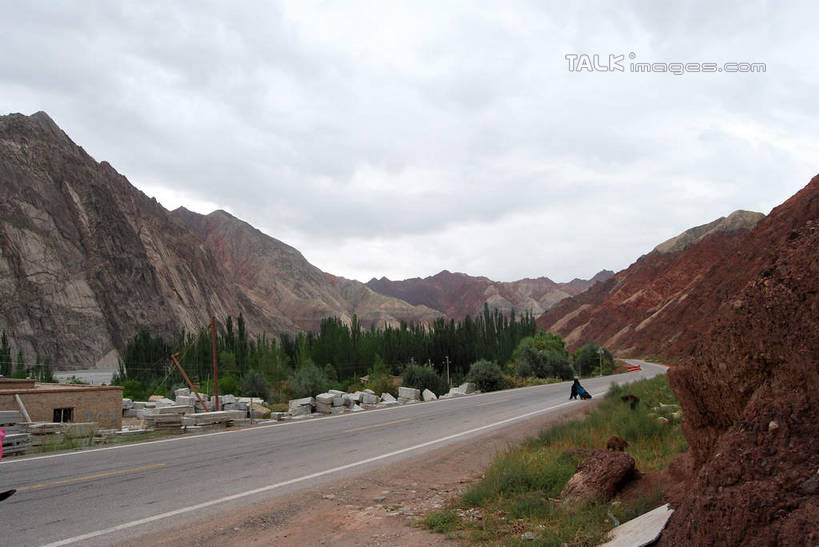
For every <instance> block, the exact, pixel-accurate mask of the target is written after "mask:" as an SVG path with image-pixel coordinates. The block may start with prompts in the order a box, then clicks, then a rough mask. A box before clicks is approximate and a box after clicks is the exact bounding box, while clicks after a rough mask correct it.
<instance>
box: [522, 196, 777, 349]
mask: <svg viewBox="0 0 819 547" xmlns="http://www.w3.org/2000/svg"><path fill="white" fill-rule="evenodd" d="M759 218H762V215H759V214H758V213H747V212H740V213H734V214H732V215H731V216H729V217H727V219H726V218H725V217H724V218H723V219H720V220H719V221H717V222H714V223H710V224H709V225H706V226H708V227H709V228H710V229H709V230H708V231H707V233H704V232H703V230H701V228H703V227H698V228H694V229H692V230H688V231H687V232H685V233H684V234H681V235H680V236H678V237H677V238H673V239H672V240H669V241H668V242H666V243H665V244H662V245H661V246H660V247H663V246H664V247H665V248H668V249H671V248H676V249H678V250H675V251H670V250H669V251H666V252H660V251H657V250H654V251H652V252H651V253H649V254H647V255H644V256H642V257H640V258H639V259H638V260H637V261H636V262H635V263H634V264H632V265H631V266H629V267H628V268H627V269H625V270H622V271H620V272H618V273H617V274H615V275H614V277H613V278H612V279H610V280H608V281H606V282H605V283H600V284H597V285H595V286H594V287H592V288H591V289H589V290H588V291H587V292H585V293H582V294H580V295H578V296H576V297H573V298H568V299H566V300H564V301H562V302H560V303H559V304H557V305H556V306H555V307H553V308H552V309H551V310H549V311H548V312H546V313H545V314H543V315H542V316H541V317H539V318H538V321H537V322H538V327H540V328H542V329H545V330H554V331H557V332H559V333H560V334H562V335H563V336H565V337H566V340H567V342H568V343H569V345H570V346H571V347H573V348H575V347H577V346H578V345H580V344H583V343H586V342H589V341H597V342H599V343H601V344H603V345H605V346H607V347H609V348H611V349H613V350H616V351H617V352H618V353H620V354H624V355H625V354H628V355H662V356H665V357H678V356H682V355H690V354H691V352H692V351H693V349H694V348H695V346H696V340H697V334H698V333H699V332H701V331H702V329H703V328H705V326H707V325H708V324H710V320H711V317H710V315H711V313H713V312H714V311H715V310H716V309H717V307H718V306H719V304H720V302H721V300H722V298H723V297H724V295H722V294H721V293H719V291H716V292H715V293H713V294H703V293H701V292H696V291H694V289H695V288H696V287H697V286H698V285H699V284H701V283H702V282H703V281H704V280H707V279H709V278H711V277H712V276H713V275H714V271H715V270H716V269H718V268H719V267H720V266H721V265H722V264H724V263H725V261H726V260H729V259H730V258H731V257H732V256H734V255H736V254H737V253H741V252H742V250H743V247H744V245H745V243H744V241H745V239H746V238H747V237H748V234H749V231H750V229H751V228H752V227H753V226H754V225H755V224H756V222H757V221H758V219H759ZM692 232H693V233H696V234H697V235H696V237H694V236H691V237H687V236H686V235H685V234H689V236H690V235H691V234H692ZM683 241H688V244H686V245H684V244H682V242H683ZM723 275H724V276H725V277H727V278H730V277H732V276H742V275H744V273H743V272H736V271H735V272H725V273H724V274H723ZM692 291H693V292H692Z"/></svg>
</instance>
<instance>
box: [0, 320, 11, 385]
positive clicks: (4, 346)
mask: <svg viewBox="0 0 819 547" xmlns="http://www.w3.org/2000/svg"><path fill="white" fill-rule="evenodd" d="M10 374H11V347H10V346H9V339H8V337H7V336H6V331H3V335H2V336H0V375H2V376H9V375H10Z"/></svg>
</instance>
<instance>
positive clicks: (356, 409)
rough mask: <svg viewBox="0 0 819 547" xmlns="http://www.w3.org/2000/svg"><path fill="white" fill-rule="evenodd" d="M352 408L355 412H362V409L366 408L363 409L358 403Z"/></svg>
mask: <svg viewBox="0 0 819 547" xmlns="http://www.w3.org/2000/svg"><path fill="white" fill-rule="evenodd" d="M350 410H352V411H353V412H361V411H363V410H364V409H363V408H361V407H360V406H358V405H353V407H352V408H351V409H350Z"/></svg>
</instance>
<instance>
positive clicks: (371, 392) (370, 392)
mask: <svg viewBox="0 0 819 547" xmlns="http://www.w3.org/2000/svg"><path fill="white" fill-rule="evenodd" d="M364 393H369V394H370V395H375V391H373V390H371V389H365V390H364Z"/></svg>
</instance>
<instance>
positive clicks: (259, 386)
mask: <svg viewBox="0 0 819 547" xmlns="http://www.w3.org/2000/svg"><path fill="white" fill-rule="evenodd" d="M239 388H240V391H241V394H242V395H244V396H246V397H261V398H262V399H264V400H265V401H266V400H268V399H269V398H270V388H269V387H268V385H267V380H265V377H264V374H262V373H261V372H260V371H258V370H249V371H247V372H245V375H244V376H242V380H241V381H240V382H239Z"/></svg>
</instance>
